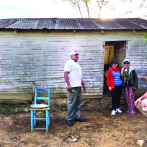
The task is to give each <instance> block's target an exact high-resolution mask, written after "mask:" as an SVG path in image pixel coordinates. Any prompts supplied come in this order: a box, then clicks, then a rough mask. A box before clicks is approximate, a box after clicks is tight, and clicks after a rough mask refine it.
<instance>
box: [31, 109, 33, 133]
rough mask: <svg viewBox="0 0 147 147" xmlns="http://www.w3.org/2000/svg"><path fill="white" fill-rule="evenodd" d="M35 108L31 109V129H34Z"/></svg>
mask: <svg viewBox="0 0 147 147" xmlns="http://www.w3.org/2000/svg"><path fill="white" fill-rule="evenodd" d="M33 112H34V111H33V110H31V131H33V125H34V124H33V116H34V114H33Z"/></svg>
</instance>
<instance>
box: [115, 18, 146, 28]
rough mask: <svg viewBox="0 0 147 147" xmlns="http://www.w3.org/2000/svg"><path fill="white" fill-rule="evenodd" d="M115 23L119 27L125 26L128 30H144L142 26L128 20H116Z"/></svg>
mask: <svg viewBox="0 0 147 147" xmlns="http://www.w3.org/2000/svg"><path fill="white" fill-rule="evenodd" d="M115 23H118V24H119V25H121V26H123V27H124V28H126V29H144V28H143V27H141V26H140V25H138V24H135V23H133V22H131V21H129V20H127V19H125V20H122V19H120V20H119V19H118V20H115Z"/></svg>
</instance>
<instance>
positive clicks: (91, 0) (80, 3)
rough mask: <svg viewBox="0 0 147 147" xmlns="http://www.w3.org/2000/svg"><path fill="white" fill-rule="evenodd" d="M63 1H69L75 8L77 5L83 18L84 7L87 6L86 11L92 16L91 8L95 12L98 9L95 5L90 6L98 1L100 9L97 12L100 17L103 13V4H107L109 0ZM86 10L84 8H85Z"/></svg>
mask: <svg viewBox="0 0 147 147" xmlns="http://www.w3.org/2000/svg"><path fill="white" fill-rule="evenodd" d="M62 1H63V2H69V3H70V4H71V5H72V6H73V7H74V8H75V7H77V8H78V10H79V13H80V16H81V18H83V16H82V11H81V10H83V9H82V8H83V7H86V12H87V15H88V18H90V13H91V12H90V9H91V10H93V11H94V12H95V13H97V12H96V10H95V9H94V8H93V7H90V5H91V4H94V5H95V3H97V9H98V10H99V14H97V16H98V18H99V17H100V14H101V9H102V7H103V6H105V5H106V4H107V3H108V1H106V0H62ZM83 11H84V10H83Z"/></svg>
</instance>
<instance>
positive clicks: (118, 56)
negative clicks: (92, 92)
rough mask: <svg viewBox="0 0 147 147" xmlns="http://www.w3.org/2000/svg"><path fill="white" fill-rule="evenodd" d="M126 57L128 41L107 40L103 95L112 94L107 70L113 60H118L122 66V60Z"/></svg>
mask: <svg viewBox="0 0 147 147" xmlns="http://www.w3.org/2000/svg"><path fill="white" fill-rule="evenodd" d="M125 58H126V41H107V42H105V58H104V89H103V91H104V92H103V95H104V96H107V95H110V91H109V90H108V87H107V80H106V76H107V71H108V70H109V68H110V66H111V61H113V60H116V61H117V63H118V67H119V68H121V67H122V61H123V60H124V59H125Z"/></svg>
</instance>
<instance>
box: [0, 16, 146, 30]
mask: <svg viewBox="0 0 147 147" xmlns="http://www.w3.org/2000/svg"><path fill="white" fill-rule="evenodd" d="M0 28H1V29H35V30H36V29H37V30H40V29H48V30H147V20H144V19H140V18H112V19H96V18H13V19H0Z"/></svg>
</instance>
